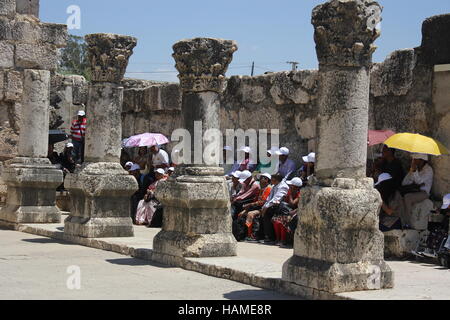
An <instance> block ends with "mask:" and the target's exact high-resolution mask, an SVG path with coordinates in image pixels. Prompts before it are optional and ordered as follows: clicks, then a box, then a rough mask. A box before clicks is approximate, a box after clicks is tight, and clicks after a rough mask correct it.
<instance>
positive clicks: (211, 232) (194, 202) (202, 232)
mask: <svg viewBox="0 0 450 320" xmlns="http://www.w3.org/2000/svg"><path fill="white" fill-rule="evenodd" d="M177 174H180V175H179V176H177V177H173V178H171V179H169V180H167V181H165V182H163V183H160V184H159V185H158V189H157V193H156V197H157V198H158V199H159V201H160V202H161V203H162V204H163V207H164V215H163V228H162V230H161V232H160V233H158V234H157V235H156V237H155V238H154V240H153V250H154V252H156V253H158V254H159V255H170V256H175V257H227V256H236V254H237V253H236V249H237V242H236V239H235V238H234V236H233V234H232V218H231V214H230V200H229V193H228V188H227V185H226V181H225V178H224V177H223V169H221V168H207V167H189V168H179V171H178V173H177Z"/></svg>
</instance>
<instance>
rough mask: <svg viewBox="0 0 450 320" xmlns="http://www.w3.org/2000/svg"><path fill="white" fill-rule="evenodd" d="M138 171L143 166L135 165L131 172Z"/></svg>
mask: <svg viewBox="0 0 450 320" xmlns="http://www.w3.org/2000/svg"><path fill="white" fill-rule="evenodd" d="M137 170H141V166H140V165H138V164H137V163H133V165H132V166H131V168H130V170H129V171H137Z"/></svg>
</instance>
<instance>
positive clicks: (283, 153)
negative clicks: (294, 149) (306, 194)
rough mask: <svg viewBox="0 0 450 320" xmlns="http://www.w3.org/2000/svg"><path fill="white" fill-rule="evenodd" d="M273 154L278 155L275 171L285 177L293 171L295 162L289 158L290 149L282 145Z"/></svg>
mask: <svg viewBox="0 0 450 320" xmlns="http://www.w3.org/2000/svg"><path fill="white" fill-rule="evenodd" d="M275 154H276V155H278V156H279V160H278V166H277V172H278V173H279V174H281V175H282V176H283V178H286V179H287V178H288V177H289V175H290V174H291V173H293V172H294V171H295V162H294V161H292V160H291V159H289V154H290V151H289V149H288V148H286V147H282V148H280V150H278V151H276V152H275Z"/></svg>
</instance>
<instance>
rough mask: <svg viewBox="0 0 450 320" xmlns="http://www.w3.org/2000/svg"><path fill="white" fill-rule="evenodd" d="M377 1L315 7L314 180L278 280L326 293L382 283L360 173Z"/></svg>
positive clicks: (382, 267) (385, 277) (377, 201)
mask: <svg viewBox="0 0 450 320" xmlns="http://www.w3.org/2000/svg"><path fill="white" fill-rule="evenodd" d="M380 14H381V7H380V6H379V4H378V3H376V2H373V1H367V0H348V1H342V0H331V1H328V2H326V3H325V4H323V5H320V6H318V7H316V8H315V9H314V11H313V17H312V23H313V25H314V27H315V41H316V50H317V56H318V59H319V63H320V68H319V76H320V86H319V87H320V88H319V97H318V101H319V103H318V104H319V119H318V128H317V137H318V141H317V148H316V150H317V164H316V175H317V181H316V184H315V185H313V186H311V187H308V188H306V189H305V191H304V192H303V193H302V199H301V203H300V205H299V224H298V229H297V232H296V234H295V244H294V256H293V257H292V258H291V259H289V260H288V261H287V262H286V263H285V264H284V266H283V279H284V280H286V281H289V282H294V283H296V284H298V285H300V286H302V287H304V288H306V289H310V290H319V291H325V292H331V293H337V292H346V291H357V290H370V289H382V288H390V287H392V286H393V273H392V271H391V270H390V268H389V266H388V265H387V264H386V263H385V262H384V255H383V248H384V238H383V234H382V233H381V232H380V231H379V229H378V221H379V220H378V213H379V210H380V207H381V197H380V194H379V193H378V191H376V190H375V189H374V187H373V180H372V179H369V178H366V176H365V164H366V155H367V151H366V150H367V132H368V108H369V84H370V66H371V59H372V53H373V52H374V51H375V49H376V47H375V46H374V45H373V42H374V41H375V39H376V38H378V37H379V35H380V33H379V30H378V29H376V25H377V23H378V22H380V19H381V18H380Z"/></svg>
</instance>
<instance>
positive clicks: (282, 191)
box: [261, 173, 289, 244]
mask: <svg viewBox="0 0 450 320" xmlns="http://www.w3.org/2000/svg"><path fill="white" fill-rule="evenodd" d="M288 191H289V186H288V185H287V184H286V182H284V178H283V176H282V175H281V174H279V173H277V174H275V175H273V176H272V190H271V191H270V195H269V198H267V201H266V203H265V204H264V206H263V207H262V209H261V216H262V218H263V222H264V223H263V233H264V243H265V244H275V230H274V228H273V224H272V218H273V216H274V214H275V213H276V212H277V210H278V209H279V206H280V203H281V202H282V201H283V198H284V197H285V196H286V195H287V193H288Z"/></svg>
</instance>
